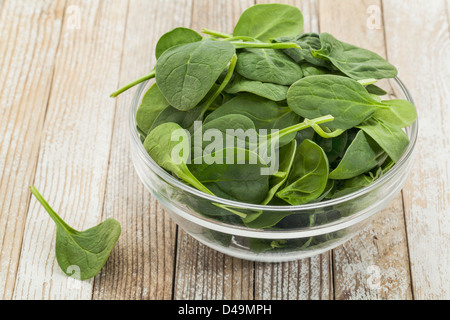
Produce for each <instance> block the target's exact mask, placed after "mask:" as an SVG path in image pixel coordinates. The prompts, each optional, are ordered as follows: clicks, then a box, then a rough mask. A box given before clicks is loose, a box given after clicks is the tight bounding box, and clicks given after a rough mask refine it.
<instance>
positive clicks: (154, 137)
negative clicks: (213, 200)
mask: <svg viewBox="0 0 450 320" xmlns="http://www.w3.org/2000/svg"><path fill="white" fill-rule="evenodd" d="M176 138H178V140H176ZM180 140H181V141H180ZM189 140H190V139H189V136H188V134H187V133H186V131H185V129H183V128H182V127H180V126H179V125H178V124H176V123H172V122H168V123H164V124H162V125H160V126H158V127H156V128H155V129H153V130H152V131H151V132H150V134H149V135H148V136H147V138H146V139H145V141H144V147H145V150H147V152H148V154H149V155H150V157H151V158H152V159H153V160H154V161H155V162H156V163H157V164H158V165H159V166H160V167H162V168H163V169H165V170H167V171H169V172H171V173H173V174H175V175H176V176H177V177H178V178H180V179H181V180H183V181H185V182H187V183H189V184H190V185H192V186H193V187H195V188H197V189H198V190H200V191H203V192H205V193H207V194H210V195H214V194H213V193H212V192H211V191H209V190H208V189H207V188H206V187H205V186H204V185H203V184H201V183H200V182H199V181H198V180H197V178H196V177H195V176H194V175H193V174H192V173H191V172H190V171H189V168H188V167H187V162H188V160H189V157H190V143H189Z"/></svg>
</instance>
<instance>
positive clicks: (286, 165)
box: [261, 140, 297, 205]
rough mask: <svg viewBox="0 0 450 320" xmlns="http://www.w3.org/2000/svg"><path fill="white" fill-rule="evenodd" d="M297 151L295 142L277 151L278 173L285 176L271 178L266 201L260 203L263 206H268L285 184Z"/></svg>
mask: <svg viewBox="0 0 450 320" xmlns="http://www.w3.org/2000/svg"><path fill="white" fill-rule="evenodd" d="M296 150H297V141H296V140H293V141H292V142H291V143H290V144H288V145H287V146H284V147H283V148H281V149H280V150H279V154H278V157H279V159H280V163H279V166H278V168H279V169H278V171H279V172H282V173H284V174H285V175H284V176H282V177H277V176H272V177H271V178H270V181H269V185H270V190H269V192H268V194H267V197H266V199H265V200H264V201H263V202H262V203H261V204H263V205H265V204H269V202H270V201H272V199H273V197H274V196H275V194H276V193H277V192H278V190H279V189H280V188H281V187H282V186H283V184H284V183H285V182H286V180H287V178H288V176H289V173H290V172H291V169H292V166H293V165H294V160H295V155H296Z"/></svg>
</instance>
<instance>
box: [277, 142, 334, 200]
mask: <svg viewBox="0 0 450 320" xmlns="http://www.w3.org/2000/svg"><path fill="white" fill-rule="evenodd" d="M328 173H329V166H328V159H327V156H326V154H325V152H324V151H323V150H322V148H321V147H319V146H318V145H317V144H316V143H314V142H313V141H311V140H305V141H304V142H303V143H302V144H301V145H300V147H299V148H298V149H297V151H296V154H295V158H294V165H293V167H292V170H291V173H290V174H289V178H288V180H287V182H286V186H285V187H284V188H283V189H282V190H281V191H279V192H278V193H277V197H279V198H281V199H283V200H284V201H286V202H288V203H289V204H291V205H294V206H296V205H302V204H306V203H309V202H311V201H313V200H315V199H317V198H318V197H319V196H320V195H321V194H322V193H323V192H324V190H325V188H326V186H327V182H328Z"/></svg>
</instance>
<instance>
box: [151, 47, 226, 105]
mask: <svg viewBox="0 0 450 320" xmlns="http://www.w3.org/2000/svg"><path fill="white" fill-rule="evenodd" d="M234 54H235V49H234V46H233V45H232V44H231V43H229V42H224V41H212V40H208V39H206V40H203V41H199V42H194V43H188V44H183V45H179V46H176V47H173V48H171V49H169V50H167V51H165V52H164V53H163V54H162V56H161V57H160V58H159V59H158V62H157V63H156V83H157V84H158V87H159V89H160V90H161V92H162V93H163V95H164V96H165V97H166V99H167V101H169V103H170V105H171V106H173V107H174V108H176V109H178V110H181V111H187V110H190V109H193V108H194V107H195V106H197V104H198V103H199V102H200V101H201V100H202V99H203V98H204V97H205V96H206V94H207V93H208V92H209V91H210V90H211V88H212V86H213V85H214V83H215V82H216V80H217V79H218V78H219V76H220V74H221V73H222V71H223V70H224V69H225V68H226V67H227V65H228V63H229V62H230V61H231V60H232V58H233V56H234Z"/></svg>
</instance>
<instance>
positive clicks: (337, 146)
mask: <svg viewBox="0 0 450 320" xmlns="http://www.w3.org/2000/svg"><path fill="white" fill-rule="evenodd" d="M314 140H315V142H316V143H317V144H318V145H319V146H320V147H321V148H322V149H323V150H324V151H325V153H326V155H327V158H328V162H329V163H330V164H331V163H333V162H334V161H336V160H337V159H338V158H339V157H340V156H342V155H343V153H344V152H345V148H346V146H347V141H348V133H347V131H345V132H344V133H343V134H341V135H339V136H338V137H336V138H332V139H325V138H322V137H321V136H319V135H317V136H316V138H315V139H314Z"/></svg>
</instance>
